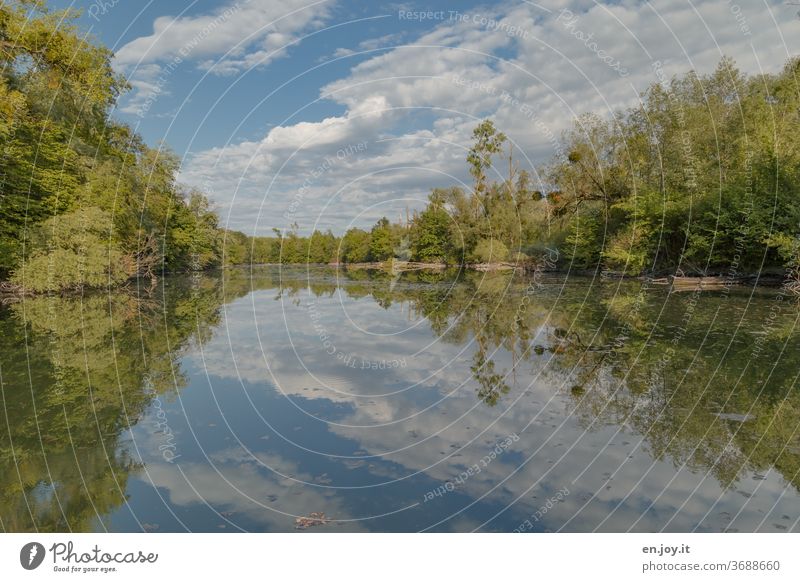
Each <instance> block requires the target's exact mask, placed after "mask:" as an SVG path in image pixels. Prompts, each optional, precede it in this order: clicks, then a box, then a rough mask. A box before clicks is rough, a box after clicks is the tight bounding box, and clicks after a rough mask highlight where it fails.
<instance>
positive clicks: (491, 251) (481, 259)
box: [471, 238, 508, 263]
mask: <svg viewBox="0 0 800 582" xmlns="http://www.w3.org/2000/svg"><path fill="white" fill-rule="evenodd" d="M471 258H472V261H473V262H475V263H499V262H501V261H505V260H506V259H507V258H508V249H507V248H506V245H504V244H503V243H502V242H501V241H499V240H497V239H493V238H482V239H480V240H479V241H478V244H477V245H475V250H473V251H472V256H471Z"/></svg>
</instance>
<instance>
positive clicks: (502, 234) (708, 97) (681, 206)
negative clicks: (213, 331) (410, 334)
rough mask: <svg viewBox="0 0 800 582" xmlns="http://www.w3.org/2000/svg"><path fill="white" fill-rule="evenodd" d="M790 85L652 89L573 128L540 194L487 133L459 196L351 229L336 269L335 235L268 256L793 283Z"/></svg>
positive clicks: (779, 78) (291, 238)
mask: <svg viewBox="0 0 800 582" xmlns="http://www.w3.org/2000/svg"><path fill="white" fill-rule="evenodd" d="M658 73H659V75H660V71H658ZM798 73H800V59H792V60H790V61H789V62H787V63H786V65H785V66H784V68H783V70H782V71H781V72H780V73H778V74H761V75H755V76H748V75H746V74H744V73H742V72H741V71H739V70H738V69H737V68H736V67H735V66H734V64H733V62H732V61H731V60H729V59H723V60H722V61H721V62H720V63H719V65H718V67H717V69H716V70H715V71H714V72H713V73H712V74H709V75H698V74H696V73H694V72H691V73H688V74H685V75H683V76H680V77H675V78H672V79H669V80H668V79H666V78H664V77H663V76H661V79H660V82H658V83H655V84H653V85H652V86H650V87H649V88H648V89H647V90H646V91H645V92H644V93H643V94H642V95H641V99H640V103H639V106H637V107H635V108H632V109H629V110H626V111H620V112H617V113H616V114H615V115H613V116H612V117H611V119H602V118H600V117H598V116H595V115H583V116H581V117H579V118H578V119H577V120H576V123H575V125H574V127H573V128H572V129H571V130H570V131H567V132H565V134H564V135H563V136H562V138H561V141H560V143H559V144H558V147H557V148H556V152H557V153H556V155H555V156H554V158H553V159H552V160H551V161H550V162H549V163H548V164H546V165H545V166H544V167H541V168H539V169H537V171H536V173H535V178H534V175H532V174H531V173H529V172H527V171H524V170H520V169H519V166H518V164H517V163H516V162H515V160H514V156H513V152H512V149H511V147H510V145H509V143H508V140H507V138H506V136H505V135H504V134H503V133H501V132H499V131H498V130H497V129H496V128H495V126H494V124H493V123H492V121H490V120H485V121H483V122H481V123H480V124H479V125H478V127H476V128H475V130H474V132H473V145H472V148H471V149H470V150H469V153H468V155H467V160H466V161H467V164H468V167H469V171H470V175H471V177H472V183H471V184H470V186H469V187H467V188H465V187H460V186H454V187H451V188H437V189H434V190H433V191H432V192H431V194H430V196H429V201H428V204H427V206H426V207H425V208H424V209H423V210H422V211H421V212H416V213H414V215H413V219H411V220H410V221H408V222H406V223H399V224H390V223H389V221H388V220H386V219H385V218H384V219H382V220H381V221H379V222H378V223H377V224H376V225H375V226H374V227H373V228H372V229H371V230H370V231H366V230H362V229H358V228H353V229H350V230H349V231H347V233H345V235H344V236H343V237H342V239H341V241H340V244H339V245H338V249H339V250H338V253H335V252H334V251H333V248H334V247H337V245H336V244H335V242H334V241H335V238H334V237H333V235H331V234H327V235H322V234H321V233H315V234H314V235H313V236H312V237H311V238H310V239H304V238H302V237H298V236H297V235H296V234H295V233H290V234H289V235H288V236H284V237H283V238H280V239H277V241H276V242H275V244H279V245H280V246H281V249H282V258H281V261H282V262H305V261H307V260H310V261H311V262H329V261H338V262H345V263H358V262H374V261H385V260H387V259H398V260H403V261H409V260H410V261H417V262H424V263H447V264H458V265H464V264H467V265H469V264H474V263H499V262H513V263H516V264H523V265H530V264H541V263H542V260H543V257H545V256H547V257H549V258H552V257H553V256H555V254H556V253H553V252H552V250H551V249H557V250H558V251H559V252H558V253H557V255H558V256H559V258H560V259H559V263H558V267H559V268H561V269H569V268H577V269H590V270H600V271H612V272H617V273H624V274H628V275H641V274H645V275H663V274H671V273H678V274H680V273H685V274H687V275H711V274H722V275H728V276H731V277H736V276H739V275H744V274H750V273H763V272H765V271H767V272H772V273H775V274H778V273H785V274H788V275H790V276H791V278H792V280H793V281H795V282H797V281H800V244H799V243H800V198H799V197H798V192H800V147H799V146H800V140H798V135H800V86H798V80H797V75H798ZM326 237H327V238H326ZM270 262H278V259H277V258H275V257H274V256H273V259H272V260H271V261H270ZM795 286H798V285H797V283H795Z"/></svg>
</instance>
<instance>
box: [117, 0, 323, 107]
mask: <svg viewBox="0 0 800 582" xmlns="http://www.w3.org/2000/svg"><path fill="white" fill-rule="evenodd" d="M334 5H335V3H333V2H329V1H327V0H325V1H318V2H310V1H309V0H286V1H284V2H280V3H278V2H274V1H271V0H235V1H234V2H232V3H230V4H227V5H225V6H222V7H220V8H219V9H217V10H215V11H213V12H210V13H207V14H197V15H184V14H183V13H181V14H180V15H178V16H161V17H158V18H156V19H155V21H154V22H153V32H152V34H150V35H147V36H141V37H139V38H136V39H134V40H132V41H130V42H128V43H127V44H125V45H124V46H123V47H122V48H120V49H119V50H118V51H117V52H116V55H115V61H114V62H115V66H116V67H117V69H119V70H121V71H123V72H124V73H126V74H128V75H129V77H130V80H131V85H132V87H133V89H134V92H133V96H132V97H131V98H130V99H129V101H128V102H126V103H125V104H124V106H123V107H122V108H121V110H122V111H123V112H125V113H135V114H143V113H146V112H147V108H144V109H143V104H146V103H149V102H151V101H152V100H153V96H154V95H157V94H158V93H161V92H164V90H165V88H164V87H165V86H166V85H167V83H168V80H169V79H168V77H169V76H170V75H171V74H172V73H173V72H174V70H176V69H177V68H178V67H179V66H181V67H183V66H186V65H187V63H188V64H193V65H195V66H197V67H199V68H200V69H202V70H205V71H208V72H210V73H211V74H215V75H234V74H237V73H241V72H243V71H246V70H249V69H252V68H254V67H259V66H265V65H268V64H269V63H270V62H272V61H274V60H275V59H277V58H280V57H282V56H285V55H286V54H287V50H288V48H289V47H290V46H292V45H293V44H295V43H297V42H298V41H299V40H300V39H301V37H302V36H303V35H304V34H306V33H308V32H310V31H312V30H314V29H317V28H319V27H321V26H322V25H323V24H324V23H325V22H326V20H327V19H328V18H329V16H330V13H331V10H332V7H333V6H334ZM165 65H166V66H165ZM155 67H158V71H157V72H156V73H155V74H154V70H155ZM165 71H166V73H167V74H166V75H164V72H165Z"/></svg>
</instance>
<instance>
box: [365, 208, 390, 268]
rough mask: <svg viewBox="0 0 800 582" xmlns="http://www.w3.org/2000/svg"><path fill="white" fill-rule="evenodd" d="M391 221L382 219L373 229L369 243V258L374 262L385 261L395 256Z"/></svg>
mask: <svg viewBox="0 0 800 582" xmlns="http://www.w3.org/2000/svg"><path fill="white" fill-rule="evenodd" d="M393 238H394V237H393V236H392V229H391V226H390V224H389V219H388V218H386V217H383V218H381V219H380V220H379V221H378V222H377V223H376V224H375V226H373V227H372V231H371V233H370V242H369V258H370V260H372V261H385V260H386V259H390V258H392V257H393V256H394V240H393Z"/></svg>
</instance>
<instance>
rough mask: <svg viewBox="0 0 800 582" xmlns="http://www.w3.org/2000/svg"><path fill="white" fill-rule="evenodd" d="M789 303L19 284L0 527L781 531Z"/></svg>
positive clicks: (791, 324)
mask: <svg viewBox="0 0 800 582" xmlns="http://www.w3.org/2000/svg"><path fill="white" fill-rule="evenodd" d="M798 315H800V308H798V306H797V304H796V303H795V301H794V299H792V298H790V297H789V296H784V295H782V294H781V293H780V292H779V291H778V290H763V289H758V290H753V289H751V288H730V289H727V290H725V289H723V290H717V291H711V292H705V291H704V292H702V293H694V292H691V291H689V292H681V293H673V294H671V295H670V294H669V293H668V291H667V290H666V289H664V288H663V287H650V288H648V287H647V286H644V285H643V284H641V283H639V282H632V281H624V282H622V281H603V280H600V279H593V278H586V277H563V276H544V275H537V276H536V277H527V278H525V277H512V276H511V275H510V274H508V273H493V274H483V273H468V274H464V273H461V274H459V273H407V274H405V275H402V276H390V275H388V274H385V273H374V272H373V273H369V272H366V271H355V272H351V273H349V274H345V273H343V272H338V273H337V272H336V271H334V270H331V269H323V268H315V269H310V270H307V269H305V268H293V269H286V268H284V269H279V268H276V267H262V268H256V269H253V270H252V271H251V270H249V269H242V270H237V271H229V272H226V273H224V275H223V274H219V273H217V274H211V275H203V276H200V277H173V278H167V279H165V280H162V281H161V282H160V284H159V286H158V287H157V288H156V289H155V290H153V291H152V292H150V293H149V294H148V293H147V292H146V291H145V289H143V288H142V289H138V290H137V288H136V287H132V288H130V289H128V290H125V291H120V292H117V293H115V294H112V295H106V294H87V295H86V296H84V297H83V298H80V297H41V298H33V299H30V298H29V299H26V300H25V301H24V302H18V303H12V304H8V305H6V306H3V307H0V332H1V333H0V384H1V385H2V403H3V414H2V415H0V526H1V527H2V529H3V530H4V531H35V530H38V531H107V530H108V531H161V532H164V531H186V530H190V531H240V530H244V531H294V530H295V529H298V528H299V529H300V530H308V531H417V530H427V531H473V530H480V531H513V530H525V531H559V530H560V531H613V532H617V531H678V532H685V531H747V532H749V531H798V530H800V526H799V525H798V520H800V503H798V501H800V500H799V499H798V487H800V474H799V472H800V434H798V433H799V432H800V431H798V429H799V428H800V387H798V386H797V376H798V372H800V366H799V365H798V364H799V363H800V362H799V359H800V350H799V349H798V347H800V335H798V333H797V332H796V330H797V323H798ZM302 517H306V518H308V519H306V520H302V519H301V520H300V521H297V520H298V518H302Z"/></svg>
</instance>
